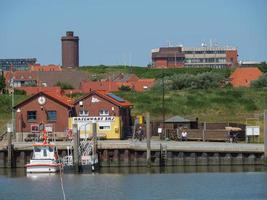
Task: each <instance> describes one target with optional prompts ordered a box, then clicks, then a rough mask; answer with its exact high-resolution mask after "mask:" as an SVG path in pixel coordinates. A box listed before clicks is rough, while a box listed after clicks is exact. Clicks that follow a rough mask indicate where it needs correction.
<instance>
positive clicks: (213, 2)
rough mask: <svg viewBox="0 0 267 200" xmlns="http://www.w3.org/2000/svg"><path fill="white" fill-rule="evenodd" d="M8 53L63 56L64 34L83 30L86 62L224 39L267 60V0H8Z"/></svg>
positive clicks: (141, 57) (55, 59)
mask: <svg viewBox="0 0 267 200" xmlns="http://www.w3.org/2000/svg"><path fill="white" fill-rule="evenodd" d="M0 27H1V29H0V58H26V57H35V58H37V60H38V62H39V63H41V64H61V40H60V38H61V36H63V35H65V33H66V31H74V34H75V35H77V36H79V38H80V43H79V45H80V48H79V51H80V65H99V64H105V65H125V64H128V65H138V66H146V65H147V64H148V63H150V62H151V49H153V48H158V47H162V46H167V45H168V44H171V45H180V44H182V45H183V46H189V47H199V46H200V45H201V43H203V42H206V43H209V42H210V41H212V42H213V43H217V44H219V45H222V46H226V45H229V46H234V47H237V48H238V54H239V60H253V61H267V1H266V0H201V1H199V0H134V1H130V0H42V1H41V0H23V1H19V0H0Z"/></svg>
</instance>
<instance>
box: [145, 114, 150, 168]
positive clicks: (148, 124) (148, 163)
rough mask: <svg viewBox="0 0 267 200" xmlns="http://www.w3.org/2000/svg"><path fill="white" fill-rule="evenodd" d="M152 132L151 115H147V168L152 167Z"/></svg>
mask: <svg viewBox="0 0 267 200" xmlns="http://www.w3.org/2000/svg"><path fill="white" fill-rule="evenodd" d="M150 139H151V130H150V115H149V113H148V112H147V113H146V144H147V150H146V160H147V167H151V141H150Z"/></svg>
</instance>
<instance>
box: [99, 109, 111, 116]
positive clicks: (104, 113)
mask: <svg viewBox="0 0 267 200" xmlns="http://www.w3.org/2000/svg"><path fill="white" fill-rule="evenodd" d="M99 115H100V116H107V115H109V111H108V110H106V109H101V110H100V111H99Z"/></svg>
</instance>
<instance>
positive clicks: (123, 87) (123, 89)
mask: <svg viewBox="0 0 267 200" xmlns="http://www.w3.org/2000/svg"><path fill="white" fill-rule="evenodd" d="M119 90H120V91H131V90H132V89H131V88H130V87H129V86H128V85H122V86H120V87H119Z"/></svg>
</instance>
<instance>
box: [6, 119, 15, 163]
mask: <svg viewBox="0 0 267 200" xmlns="http://www.w3.org/2000/svg"><path fill="white" fill-rule="evenodd" d="M13 130H14V127H13V123H12V124H10V123H9V124H7V137H8V141H7V142H8V145H7V167H8V168H11V167H12V132H13Z"/></svg>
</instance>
